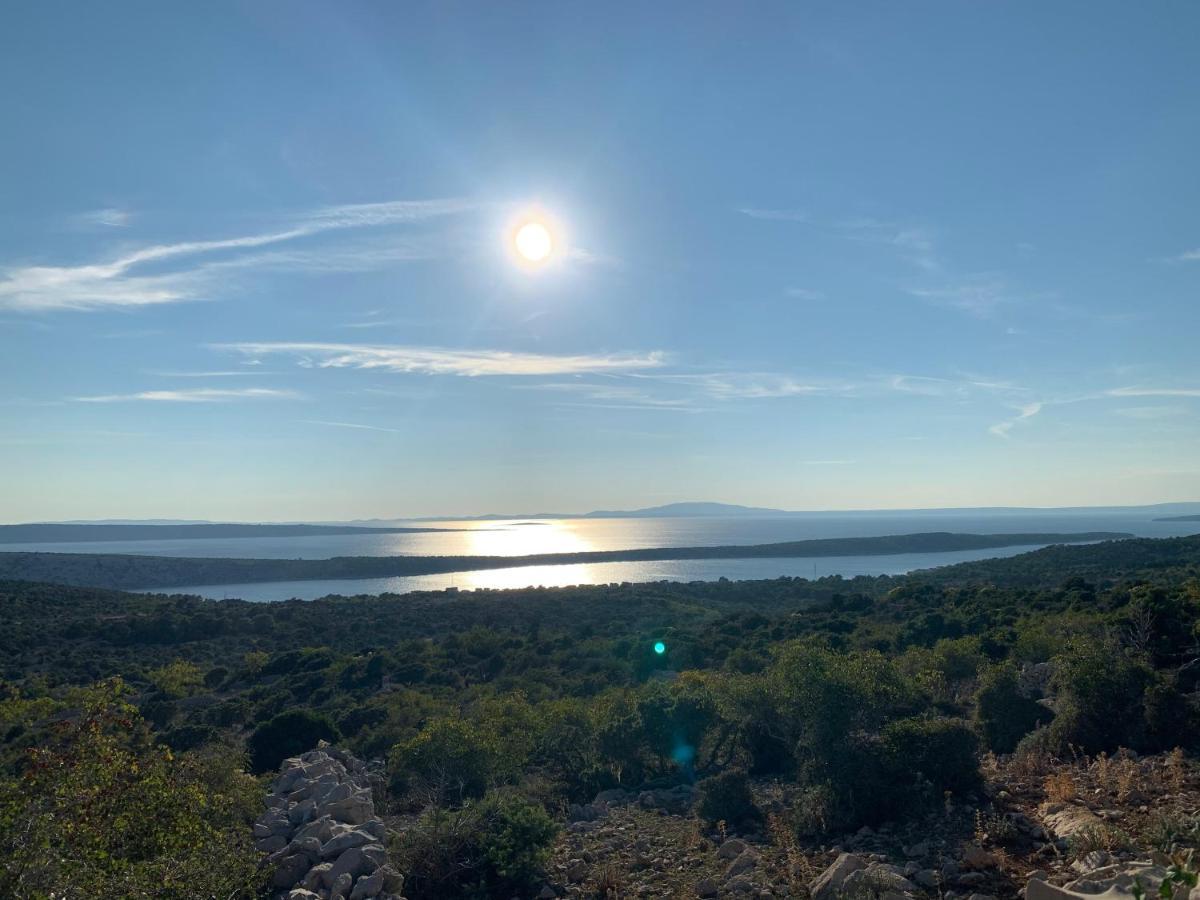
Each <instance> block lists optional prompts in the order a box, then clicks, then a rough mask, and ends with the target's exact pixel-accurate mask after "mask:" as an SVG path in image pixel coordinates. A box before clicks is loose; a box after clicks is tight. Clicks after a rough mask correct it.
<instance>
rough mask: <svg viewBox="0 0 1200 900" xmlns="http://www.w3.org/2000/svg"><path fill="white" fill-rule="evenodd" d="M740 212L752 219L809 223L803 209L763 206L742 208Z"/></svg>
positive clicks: (739, 209)
mask: <svg viewBox="0 0 1200 900" xmlns="http://www.w3.org/2000/svg"><path fill="white" fill-rule="evenodd" d="M738 212H740V213H741V214H742V215H743V216H749V217H750V218H752V219H774V220H776V221H781V222H807V221H808V213H806V212H805V211H804V210H802V209H767V208H764V207H761V206H742V207H739V208H738Z"/></svg>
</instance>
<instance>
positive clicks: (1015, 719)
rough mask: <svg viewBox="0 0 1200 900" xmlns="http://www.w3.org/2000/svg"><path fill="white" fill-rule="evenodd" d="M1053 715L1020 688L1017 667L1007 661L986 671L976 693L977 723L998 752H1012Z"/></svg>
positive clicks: (991, 746) (981, 732)
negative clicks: (1026, 736) (1024, 738)
mask: <svg viewBox="0 0 1200 900" xmlns="http://www.w3.org/2000/svg"><path fill="white" fill-rule="evenodd" d="M1049 718H1050V711H1049V710H1048V709H1046V708H1045V707H1044V706H1042V705H1041V704H1040V703H1038V702H1037V701H1036V700H1031V699H1030V698H1028V697H1024V696H1022V695H1021V692H1020V691H1019V690H1018V681H1017V670H1016V667H1015V666H1014V665H1013V664H1012V663H1003V664H1001V665H998V666H994V667H993V668H990V669H987V670H985V671H984V673H983V675H982V676H981V677H980V680H979V690H978V691H976V693H975V726H976V728H977V729H978V730H979V733H980V735H981V736H982V737H983V742H984V745H985V746H986V747H987V748H988V749H989V750H991V751H992V752H994V753H1012V752H1013V751H1014V750H1015V749H1016V748H1017V743H1018V742H1019V741H1020V740H1021V738H1023V737H1024V736H1025V735H1027V734H1029V732H1031V731H1033V730H1034V729H1035V728H1037V727H1038V726H1039V725H1041V724H1043V723H1045V722H1046V721H1047V720H1049Z"/></svg>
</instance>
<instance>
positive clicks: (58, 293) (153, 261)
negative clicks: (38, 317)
mask: <svg viewBox="0 0 1200 900" xmlns="http://www.w3.org/2000/svg"><path fill="white" fill-rule="evenodd" d="M467 208H469V204H468V203H467V202H466V201H464V200H457V199H450V200H399V201H392V202H388V203H365V204H357V205H344V206H331V207H324V208H321V209H318V210H315V211H312V212H310V213H308V214H306V215H304V216H302V217H300V218H299V219H298V220H295V221H293V222H291V223H290V224H289V225H288V226H286V227H283V228H279V229H276V230H274V231H268V232H263V233H259V234H251V235H244V236H240V237H232V238H222V239H219V240H203V241H180V242H176V243H171V244H153V245H149V246H145V247H141V248H138V249H134V250H130V251H128V252H126V253H124V254H121V255H119V256H116V257H114V258H111V259H109V260H107V261H103V262H94V263H87V264H83V265H75V266H18V267H9V268H7V269H4V270H3V271H2V272H0V309H12V310H20V311H39V310H64V309H71V310H91V309H101V308H110V307H137V306H147V305H152V304H159V303H174V302H179V301H183V300H194V299H197V298H198V297H199V295H200V288H201V286H202V284H203V278H202V277H201V276H202V275H203V274H204V271H205V269H206V268H213V267H218V266H219V267H223V268H229V267H233V266H242V267H247V266H256V265H257V266H263V265H278V266H292V267H297V266H304V265H315V266H316V267H317V268H322V267H324V268H329V267H341V268H345V267H347V266H360V267H361V266H363V265H366V264H368V263H372V264H378V262H379V260H380V256H379V251H378V249H377V250H376V252H373V253H370V254H368V256H369V260H368V258H366V257H364V256H363V254H362V253H361V251H355V250H353V249H351V250H349V251H343V255H342V257H341V258H339V257H338V256H337V254H336V252H335V253H333V254H332V255H331V254H330V253H329V252H328V251H326V252H325V253H324V254H316V255H312V254H296V253H293V254H266V255H264V254H259V255H256V256H251V257H249V258H247V257H244V256H243V257H240V258H239V257H237V255H236V254H238V253H240V252H242V251H247V250H257V249H259V248H262V247H268V246H272V245H277V244H283V243H286V242H289V241H295V240H298V239H300V238H306V237H311V236H314V235H318V234H321V233H323V232H328V231H333V230H339V229H349V228H366V227H377V226H383V225H395V224H403V223H411V222H418V221H424V220H427V219H430V218H434V217H439V216H447V215H451V214H454V213H458V212H462V211H464V210H465V209H467ZM384 250H385V252H386V253H390V254H391V256H390V258H391V259H404V258H411V250H410V249H408V248H406V247H405V246H404V245H402V244H391V245H388V246H387V247H386V248H384ZM230 253H232V254H234V256H233V257H232V258H222V259H218V260H217V261H215V262H214V261H213V257H214V256H217V255H219V254H230ZM180 262H188V263H190V265H184V266H183V267H182V268H177V269H175V270H172V271H168V272H165V273H164V272H161V271H160V272H153V271H152V272H147V271H146V269H147V268H154V267H161V266H164V265H170V264H177V263H180Z"/></svg>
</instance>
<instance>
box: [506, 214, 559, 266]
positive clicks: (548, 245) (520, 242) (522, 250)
mask: <svg viewBox="0 0 1200 900" xmlns="http://www.w3.org/2000/svg"><path fill="white" fill-rule="evenodd" d="M513 246H514V247H515V248H516V251H517V255H518V256H520V257H521V259H523V260H524V261H525V262H528V263H534V264H537V263H541V262H545V261H546V260H547V259H548V258H549V257H550V254H551V253H552V252H553V251H554V237H553V235H551V234H550V229H549V228H547V227H546V226H545V225H544V224H543V223H541V222H526V223H525V224H524V225H521V226H520V227H519V228H518V229H517V232H516V234H515V235H514V236H513Z"/></svg>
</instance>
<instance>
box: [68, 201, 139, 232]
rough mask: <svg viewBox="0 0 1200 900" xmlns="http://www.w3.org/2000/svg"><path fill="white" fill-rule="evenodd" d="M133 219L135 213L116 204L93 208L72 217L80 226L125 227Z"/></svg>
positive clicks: (73, 221) (72, 220)
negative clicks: (115, 205) (104, 207)
mask: <svg viewBox="0 0 1200 900" xmlns="http://www.w3.org/2000/svg"><path fill="white" fill-rule="evenodd" d="M132 221H133V213H131V212H130V211H129V210H127V209H118V208H117V207H114V206H110V207H108V208H106V209H91V210H88V211H87V212H81V213H76V214H75V215H74V216H72V217H71V222H72V223H73V224H74V225H76V226H77V227H79V228H125V227H126V226H128V225H129V223H130V222H132Z"/></svg>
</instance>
